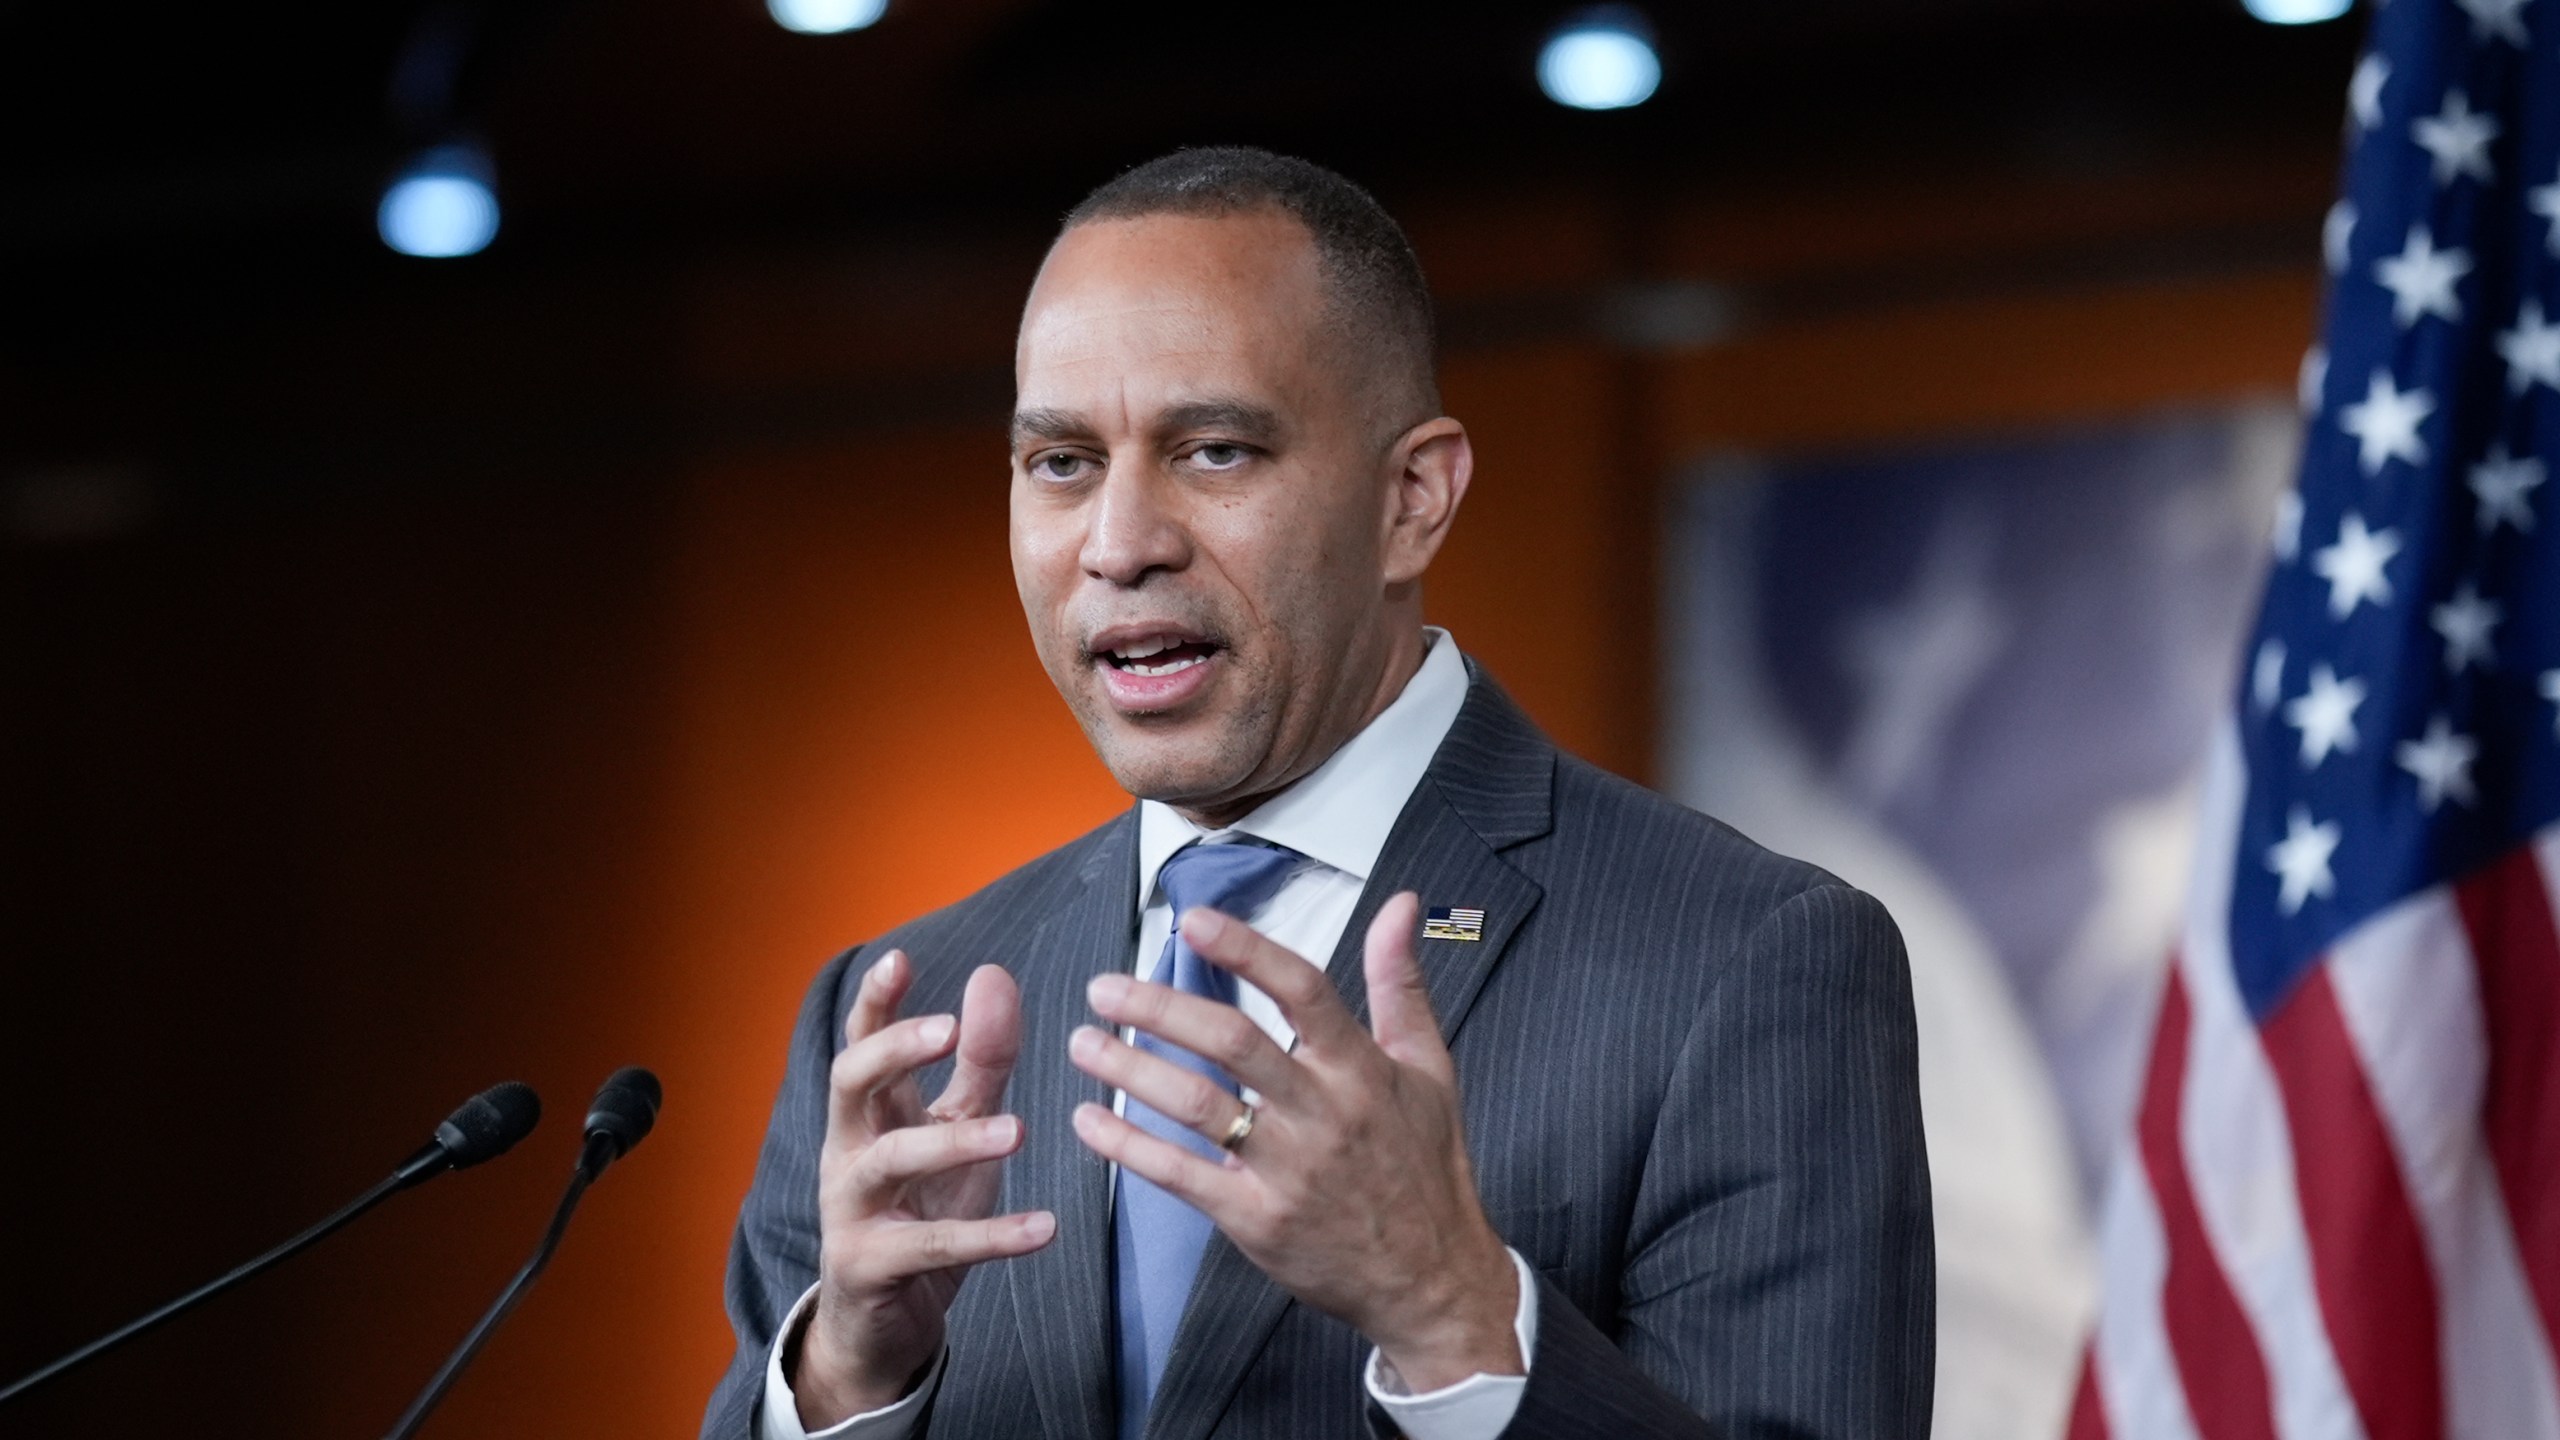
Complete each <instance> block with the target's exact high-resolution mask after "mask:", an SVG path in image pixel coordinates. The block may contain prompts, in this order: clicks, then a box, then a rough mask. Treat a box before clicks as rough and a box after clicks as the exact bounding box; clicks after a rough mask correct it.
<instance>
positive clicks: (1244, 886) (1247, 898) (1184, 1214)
mask: <svg viewBox="0 0 2560 1440" xmlns="http://www.w3.org/2000/svg"><path fill="white" fill-rule="evenodd" d="M1305 858H1306V857H1305V856H1303V855H1300V854H1299V853H1298V852H1297V851H1295V850H1283V849H1280V848H1278V847H1276V846H1267V845H1258V844H1233V845H1201V844H1195V845H1189V846H1186V847H1184V848H1183V849H1180V850H1177V851H1175V852H1174V853H1173V857H1172V858H1171V859H1169V860H1167V861H1165V862H1164V869H1163V870H1162V871H1161V872H1159V873H1158V876H1157V878H1158V879H1159V880H1160V881H1162V882H1163V885H1164V894H1165V899H1166V900H1167V901H1168V902H1169V903H1171V905H1172V906H1173V918H1174V921H1175V929H1174V933H1173V934H1172V935H1170V936H1168V937H1167V938H1166V940H1165V942H1164V954H1163V957H1162V958H1161V959H1159V960H1158V961H1157V962H1156V968H1155V971H1154V973H1152V974H1150V975H1149V976H1147V977H1146V978H1148V979H1150V980H1154V981H1157V982H1158V983H1160V984H1165V985H1170V986H1172V987H1173V988H1175V989H1177V990H1180V991H1182V992H1184V993H1185V994H1190V995H1205V996H1207V997H1208V998H1209V999H1212V1000H1215V1001H1218V1002H1219V1003H1221V1004H1226V1005H1232V1004H1234V1003H1235V1001H1236V979H1235V977H1234V976H1233V975H1230V974H1228V973H1227V972H1226V971H1224V970H1221V969H1219V968H1218V967H1217V966H1215V965H1212V964H1210V963H1209V962H1208V961H1206V960H1203V959H1201V958H1200V956H1199V955H1198V953H1196V952H1195V951H1193V950H1192V948H1191V947H1190V946H1189V945H1187V944H1185V943H1184V942H1183V939H1182V932H1181V920H1182V914H1183V912H1184V911H1186V910H1190V909H1192V908H1194V907H1206V908H1208V909H1211V910H1216V911H1219V912H1221V913H1223V914H1227V915H1232V916H1235V917H1236V918H1237V919H1240V920H1241V919H1244V918H1247V917H1249V916H1251V915H1252V914H1253V912H1254V911H1256V910H1259V909H1261V908H1262V906H1263V905H1264V903H1265V902H1267V901H1269V900H1270V899H1271V897H1272V896H1274V895H1276V894H1278V893H1280V887H1281V886H1282V885H1283V884H1285V883H1287V881H1288V879H1289V876H1290V874H1291V873H1292V872H1293V871H1295V870H1296V869H1297V867H1298V863H1299V862H1300V861H1301V860H1304V859H1305ZM1132 1043H1134V1044H1135V1045H1136V1046H1137V1047H1138V1048H1139V1049H1141V1050H1144V1051H1146V1052H1148V1053H1149V1054H1151V1055H1160V1056H1163V1057H1164V1058H1165V1059H1167V1060H1170V1061H1172V1062H1173V1063H1174V1064H1176V1065H1179V1066H1181V1067H1183V1068H1184V1069H1186V1070H1191V1071H1196V1072H1198V1073H1199V1074H1202V1075H1206V1076H1208V1077H1209V1078H1210V1079H1211V1080H1214V1081H1216V1082H1217V1083H1218V1084H1220V1085H1222V1086H1224V1087H1226V1089H1227V1090H1228V1091H1229V1092H1230V1093H1232V1092H1234V1091H1235V1090H1236V1088H1237V1087H1236V1082H1235V1080H1234V1078H1233V1077H1231V1076H1229V1075H1228V1074H1227V1073H1226V1072H1225V1071H1224V1070H1221V1069H1219V1068H1218V1067H1217V1066H1215V1065H1212V1064H1210V1063H1209V1062H1208V1061H1206V1060H1203V1059H1201V1058H1200V1057H1199V1056H1197V1055H1194V1054H1192V1053H1191V1052H1190V1051H1188V1050H1184V1049H1181V1048H1180V1047H1178V1046H1174V1045H1168V1044H1166V1043H1165V1042H1164V1041H1162V1040H1158V1039H1157V1038H1155V1037H1154V1036H1152V1035H1149V1034H1147V1033H1146V1032H1144V1031H1138V1032H1135V1035H1134V1038H1133V1042H1132ZM1122 1113H1123V1114H1124V1115H1125V1116H1126V1117H1127V1119H1128V1121H1129V1123H1130V1124H1132V1125H1135V1126H1137V1127H1138V1128H1139V1129H1141V1130H1144V1131H1146V1132H1147V1133H1148V1134H1150V1135H1154V1136H1158V1137H1160V1138H1162V1139H1166V1140H1170V1141H1172V1142H1173V1143H1174V1144H1176V1145H1180V1146H1182V1147H1184V1148H1185V1149H1187V1150H1190V1151H1191V1152H1192V1153H1194V1154H1197V1155H1201V1156H1205V1157H1209V1158H1213V1159H1214V1158H1216V1157H1217V1155H1218V1147H1217V1146H1216V1145H1215V1144H1213V1143H1211V1142H1210V1141H1209V1140H1207V1139H1206V1138H1204V1137H1203V1136H1201V1135H1200V1134H1199V1133H1198V1132H1197V1131H1194V1130H1193V1129H1192V1128H1191V1127H1189V1126H1187V1125H1184V1124H1183V1123H1181V1122H1180V1121H1178V1120H1173V1119H1170V1118H1168V1117H1166V1116H1164V1115H1161V1114H1159V1113H1157V1112H1156V1110H1155V1109H1154V1107H1152V1106H1149V1105H1147V1104H1145V1103H1144V1102H1142V1101H1140V1100H1139V1099H1138V1098H1137V1097H1135V1096H1131V1097H1129V1099H1128V1100H1127V1102H1126V1104H1125V1105H1124V1106H1123V1107H1122ZM1215 1228H1216V1227H1214V1226H1212V1225H1211V1224H1210V1223H1209V1217H1208V1216H1206V1215H1203V1214H1201V1213H1200V1212H1199V1211H1198V1210H1195V1209H1193V1208H1192V1207H1191V1206H1190V1204H1189V1203H1188V1202H1185V1201H1183V1200H1180V1199H1177V1198H1175V1197H1174V1196H1173V1195H1171V1194H1168V1193H1167V1192H1165V1191H1164V1190H1163V1189H1161V1188H1159V1187H1158V1186H1157V1185H1156V1184H1155V1182H1153V1181H1151V1180H1148V1179H1147V1178H1146V1177H1144V1176H1142V1175H1138V1174H1135V1173H1132V1172H1131V1171H1128V1170H1125V1169H1124V1170H1122V1171H1121V1172H1120V1196H1119V1203H1118V1204H1117V1205H1115V1206H1114V1207H1113V1220H1112V1231H1113V1240H1114V1245H1115V1248H1116V1249H1117V1251H1118V1261H1119V1292H1118V1296H1117V1299H1118V1306H1117V1311H1118V1324H1119V1332H1120V1333H1119V1340H1120V1434H1121V1436H1122V1440H1137V1437H1138V1436H1139V1435H1140V1434H1142V1433H1143V1432H1144V1431H1145V1430H1146V1428H1147V1407H1148V1405H1149V1404H1150V1403H1152V1402H1153V1400H1154V1399H1155V1393H1156V1382H1157V1381H1159V1380H1162V1379H1163V1378H1164V1367H1165V1361H1166V1359H1167V1358H1168V1357H1170V1356H1171V1355H1172V1354H1173V1332H1174V1329H1175V1327H1177V1326H1179V1325H1180V1324H1181V1323H1182V1309H1183V1306H1184V1305H1185V1304H1187V1303H1188V1302H1189V1301H1190V1298H1191V1280H1192V1277H1193V1276H1194V1275H1196V1274H1198V1273H1199V1270H1200V1257H1201V1255H1202V1254H1203V1253H1205V1252H1206V1251H1207V1250H1208V1248H1209V1235H1210V1232H1211V1231H1212V1230H1213V1229H1215Z"/></svg>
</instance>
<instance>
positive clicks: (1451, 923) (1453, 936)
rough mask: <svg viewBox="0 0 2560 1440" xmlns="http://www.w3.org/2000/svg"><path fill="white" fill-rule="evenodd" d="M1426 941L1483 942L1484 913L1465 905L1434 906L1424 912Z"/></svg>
mask: <svg viewBox="0 0 2560 1440" xmlns="http://www.w3.org/2000/svg"><path fill="white" fill-rule="evenodd" d="M1422 938H1423V939H1425V940H1481V939H1483V938H1484V912H1483V911H1482V910H1477V909H1472V908H1470V907H1468V906H1465V905H1434V906H1432V907H1431V908H1430V909H1428V910H1425V911H1424V912H1422Z"/></svg>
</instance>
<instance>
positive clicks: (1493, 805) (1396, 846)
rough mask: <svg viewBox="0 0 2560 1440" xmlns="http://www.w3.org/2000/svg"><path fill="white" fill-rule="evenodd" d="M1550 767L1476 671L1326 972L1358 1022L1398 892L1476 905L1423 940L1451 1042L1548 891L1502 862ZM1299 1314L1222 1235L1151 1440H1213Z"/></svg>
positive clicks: (1544, 799) (1550, 775)
mask: <svg viewBox="0 0 2560 1440" xmlns="http://www.w3.org/2000/svg"><path fill="white" fill-rule="evenodd" d="M1554 767H1555V750H1554V747H1553V746H1551V745H1549V744H1548V743H1547V741H1546V739H1545V738H1544V737H1543V736H1540V735H1539V734H1538V733H1537V730H1536V728H1535V727H1534V726H1532V725H1531V724H1530V723H1529V721H1528V719H1527V717H1525V716H1523V715H1521V714H1520V712H1519V711H1518V709H1516V708H1515V707H1514V706H1513V705H1512V704H1511V702H1510V699H1509V698H1508V697H1507V696H1505V695H1503V693H1502V691H1501V690H1500V688H1499V687H1497V686H1495V685H1494V684H1493V682H1492V681H1491V680H1490V679H1488V678H1486V677H1485V676H1484V675H1483V674H1482V673H1481V672H1477V673H1475V675H1474V680H1473V683H1472V684H1471V685H1470V686H1469V689H1468V693H1467V701H1466V705H1465V707H1464V708H1463V709H1462V710H1460V711H1459V714H1458V719H1457V723H1456V724H1454V725H1453V726H1451V728H1450V731H1449V736H1448V738H1447V739H1446V740H1444V741H1442V742H1441V746H1440V749H1439V751H1438V752H1437V753H1436V754H1434V755H1433V757H1432V762H1431V768H1430V770H1429V771H1428V772H1427V773H1426V774H1425V775H1424V777H1423V780H1422V783H1421V784H1420V785H1419V786H1417V787H1416V788H1415V790H1414V794H1413V798H1412V799H1411V800H1410V801H1408V802H1407V803H1406V805H1405V808H1404V813H1403V814H1401V815H1400V816H1398V817H1397V819H1396V824H1395V829H1394V830H1393V831H1392V832H1390V833H1389V835H1388V836H1387V843H1386V848H1385V849H1384V850H1383V851H1381V852H1380V854H1379V856H1378V864H1377V867H1376V868H1375V869H1374V870H1372V871H1371V872H1370V875H1369V881H1368V884H1367V885H1366V886H1364V887H1363V888H1362V890H1361V894H1360V902H1359V904H1358V906H1357V907H1356V908H1354V910H1353V911H1352V915H1351V923H1350V924H1348V925H1346V926H1344V927H1343V931H1342V939H1341V941H1340V942H1339V943H1337V944H1336V945H1335V946H1334V950H1333V957H1332V960H1331V963H1330V964H1329V965H1328V966H1327V967H1326V974H1327V975H1329V976H1330V977H1331V978H1332V980H1333V984H1334V988H1335V990H1337V991H1338V992H1340V993H1341V995H1342V997H1343V1000H1344V1001H1345V1002H1346V1003H1347V1004H1348V1005H1349V1006H1350V1007H1351V1011H1352V1013H1353V1014H1354V1015H1356V1016H1358V1017H1359V1018H1360V1020H1361V1022H1362V1023H1363V1024H1366V1023H1367V1021H1368V1018H1369V994H1368V985H1367V982H1366V980H1365V978H1364V976H1363V974H1362V971H1361V950H1362V942H1363V940H1364V939H1365V938H1366V937H1367V935H1368V931H1369V923H1370V921H1372V920H1374V919H1375V918H1376V917H1377V914H1378V910H1379V907H1381V906H1383V905H1384V904H1386V902H1387V901H1388V900H1389V899H1390V898H1392V897H1393V896H1395V895H1396V894H1397V892H1399V891H1404V890H1412V891H1416V892H1418V893H1419V894H1420V895H1421V896H1422V903H1423V905H1424V906H1425V907H1429V906H1434V905H1450V906H1469V907H1474V908H1479V909H1482V910H1483V911H1484V912H1485V921H1484V938H1483V939H1482V940H1475V941H1462V940H1424V941H1422V942H1421V944H1420V949H1419V951H1418V954H1419V956H1420V959H1421V963H1422V971H1423V980H1424V984H1425V985H1426V986H1427V987H1428V989H1429V990H1430V993H1431V1008H1432V1013H1433V1014H1435V1015H1437V1016H1438V1017H1439V1019H1440V1033H1441V1034H1442V1035H1443V1036H1444V1037H1448V1038H1451V1039H1454V1038H1455V1037H1456V1035H1457V1033H1458V1029H1459V1027H1460V1026H1461V1025H1463V1024H1464V1023H1465V1021H1466V1017H1467V1012H1468V1010H1469V1009H1471V1008H1472V1007H1473V1006H1474V1004H1475V1000H1476V996H1477V995H1478V994H1480V993H1481V992H1482V991H1483V989H1484V984H1485V981H1486V980H1487V978H1489V977H1490V976H1491V975H1492V973H1493V970H1494V967H1495V966H1496V965H1497V964H1499V963H1500V962H1501V960H1502V956H1503V953H1504V952H1505V951H1506V950H1508V949H1509V948H1510V945H1511V940H1512V937H1513V936H1514V935H1515V934H1516V933H1517V932H1518V930H1519V927H1520V924H1521V922H1522V921H1524V920H1526V919H1527V918H1528V917H1529V912H1530V911H1531V910H1533V909H1535V908H1536V907H1537V904H1538V901H1539V898H1540V897H1541V895H1542V894H1543V893H1544V892H1542V891H1541V890H1540V889H1539V887H1538V885H1537V883H1536V882H1534V881H1532V880H1530V879H1529V878H1528V877H1527V876H1525V875H1523V874H1521V873H1520V872H1519V871H1518V870H1517V869H1515V868H1513V866H1512V865H1511V864H1510V862H1509V861H1507V860H1505V859H1503V858H1502V855H1501V851H1502V850H1503V849H1505V848H1508V847H1509V846H1511V845H1514V844H1517V843H1519V842H1520V841H1522V840H1526V839H1530V838H1534V837H1535V836H1538V835H1543V834H1545V833H1546V831H1547V828H1548V823H1549V805H1550V801H1551V797H1552V794H1553V780H1554ZM1134 883H1135V882H1134V881H1132V884H1133V885H1134ZM1133 903H1134V902H1133ZM1462 1080H1463V1077H1462ZM1292 1303H1294V1302H1293V1301H1292V1299H1291V1297H1290V1295H1289V1293H1288V1292H1287V1291H1285V1290H1282V1289H1281V1288H1280V1287H1279V1286H1278V1285H1276V1284H1273V1283H1272V1281H1271V1279H1270V1277H1269V1276H1266V1275H1264V1274H1263V1273H1262V1272H1261V1270H1259V1269H1257V1268H1255V1266H1254V1264H1253V1262H1252V1261H1250V1260H1247V1259H1246V1258H1245V1257H1244V1254H1243V1252H1241V1251H1239V1250H1237V1249H1236V1247H1235V1245H1234V1244H1233V1242H1231V1241H1229V1240H1228V1239H1227V1237H1226V1236H1225V1235H1223V1234H1219V1235H1213V1236H1212V1237H1211V1238H1210V1241H1209V1250H1208V1253H1207V1254H1206V1255H1205V1256H1204V1257H1202V1260H1201V1263H1200V1275H1199V1278H1198V1279H1197V1280H1196V1281H1195V1282H1194V1283H1193V1285H1192V1290H1191V1303H1190V1306H1189V1308H1188V1309H1186V1310H1185V1311H1184V1313H1183V1317H1182V1326H1181V1329H1180V1330H1178V1331H1177V1332H1176V1333H1175V1335H1174V1343H1173V1355H1172V1357H1171V1359H1170V1360H1169V1361H1168V1362H1167V1365H1166V1369H1165V1376H1164V1380H1163V1381H1162V1382H1161V1384H1160V1385H1159V1387H1158V1389H1157V1391H1156V1407H1155V1409H1154V1411H1153V1413H1151V1414H1150V1415H1149V1416H1148V1423H1147V1430H1146V1435H1147V1440H1201V1437H1204V1436H1206V1435H1208V1434H1209V1432H1210V1431H1211V1430H1212V1429H1213V1428H1215V1427H1216V1425H1217V1423H1218V1419H1219V1417H1220V1416H1222V1415H1224V1414H1225V1413H1226V1410H1227V1407H1228V1406H1229V1405H1230V1404H1232V1403H1233V1402H1234V1399H1235V1395H1236V1391H1237V1389H1238V1388H1239V1387H1240V1386H1241V1385H1242V1384H1243V1382H1244V1376H1245V1372H1246V1371H1247V1370H1248V1369H1250V1368H1251V1367H1252V1364H1253V1361H1254V1358H1255V1357H1256V1356H1257V1355H1259V1354H1260V1353H1261V1352H1262V1348H1263V1346H1264V1345H1265V1344H1266V1343H1268V1342H1269V1340H1270V1338H1271V1332H1272V1331H1273V1330H1274V1329H1275V1328H1277V1327H1278V1325H1279V1323H1280V1319H1281V1317H1282V1315H1283V1314H1285V1313H1286V1312H1287V1310H1288V1308H1289V1306H1290V1305H1291V1304H1292Z"/></svg>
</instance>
